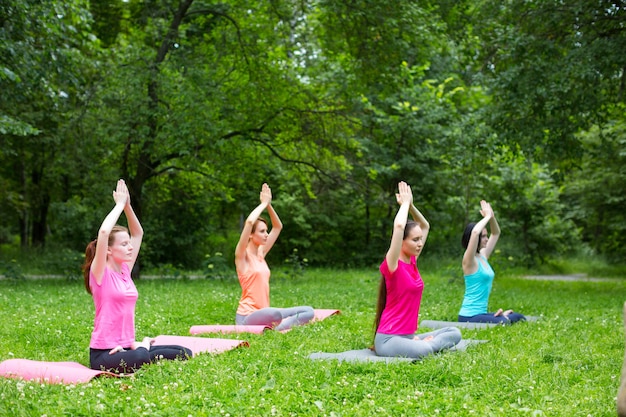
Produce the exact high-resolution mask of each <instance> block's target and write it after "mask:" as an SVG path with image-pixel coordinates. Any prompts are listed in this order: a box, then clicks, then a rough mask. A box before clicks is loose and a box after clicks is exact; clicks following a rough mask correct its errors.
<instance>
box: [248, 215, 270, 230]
mask: <svg viewBox="0 0 626 417" xmlns="http://www.w3.org/2000/svg"><path fill="white" fill-rule="evenodd" d="M259 222H261V223H265V226H267V220H265V219H264V218H263V217H259V218H258V219H256V221H255V222H254V224H253V225H252V232H251V233H254V231H255V230H256V225H257V224H259Z"/></svg>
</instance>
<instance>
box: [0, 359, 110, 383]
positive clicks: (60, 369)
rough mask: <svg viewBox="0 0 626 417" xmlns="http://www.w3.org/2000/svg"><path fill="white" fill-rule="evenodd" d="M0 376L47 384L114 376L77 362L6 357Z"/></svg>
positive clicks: (0, 365) (86, 380) (78, 381)
mask: <svg viewBox="0 0 626 417" xmlns="http://www.w3.org/2000/svg"><path fill="white" fill-rule="evenodd" d="M0 376H4V377H7V378H18V379H24V380H26V381H31V380H34V381H37V382H46V383H49V384H79V383H85V382H89V381H91V380H92V379H93V378H95V377H97V376H114V377H118V376H119V375H116V374H114V373H112V372H105V371H96V370H94V369H90V368H87V367H86V366H84V365H81V364H80V363H78V362H43V361H34V360H30V359H7V360H5V361H3V362H2V363H0Z"/></svg>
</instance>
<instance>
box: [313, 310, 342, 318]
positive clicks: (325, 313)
mask: <svg viewBox="0 0 626 417" xmlns="http://www.w3.org/2000/svg"><path fill="white" fill-rule="evenodd" d="M314 311H315V317H313V320H316V321H319V320H324V319H325V318H328V317H330V316H334V315H335V314H341V311H340V310H334V309H332V308H316V309H315V310H314Z"/></svg>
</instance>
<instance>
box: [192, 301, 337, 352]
mask: <svg viewBox="0 0 626 417" xmlns="http://www.w3.org/2000/svg"><path fill="white" fill-rule="evenodd" d="M314 311H315V316H314V317H313V321H320V320H324V319H325V318H327V317H330V316H333V315H335V314H341V311H340V310H335V309H315V310H314ZM271 329H272V328H271V327H270V326H262V325H247V326H244V325H237V324H207V325H196V326H191V328H190V329H189V333H191V334H203V333H224V334H226V333H253V334H261V333H263V332H264V331H266V330H271ZM287 331H288V330H287ZM192 350H193V349H192Z"/></svg>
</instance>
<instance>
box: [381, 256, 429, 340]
mask: <svg viewBox="0 0 626 417" xmlns="http://www.w3.org/2000/svg"><path fill="white" fill-rule="evenodd" d="M380 272H381V273H382V274H383V277H384V278H385V286H386V287H387V303H386V305H385V308H384V310H383V313H382V315H381V317H380V324H379V325H378V331H377V332H378V333H383V334H397V335H409V334H415V332H416V331H417V321H418V318H419V312H420V303H421V302H422V291H423V290H424V281H422V277H421V276H420V273H419V270H418V269H417V260H416V258H415V256H412V257H411V260H410V263H408V264H407V263H404V262H402V261H401V260H398V268H397V269H396V270H395V271H394V272H393V274H392V273H391V272H389V266H388V265H387V258H385V260H384V261H383V263H382V264H381V265H380Z"/></svg>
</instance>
